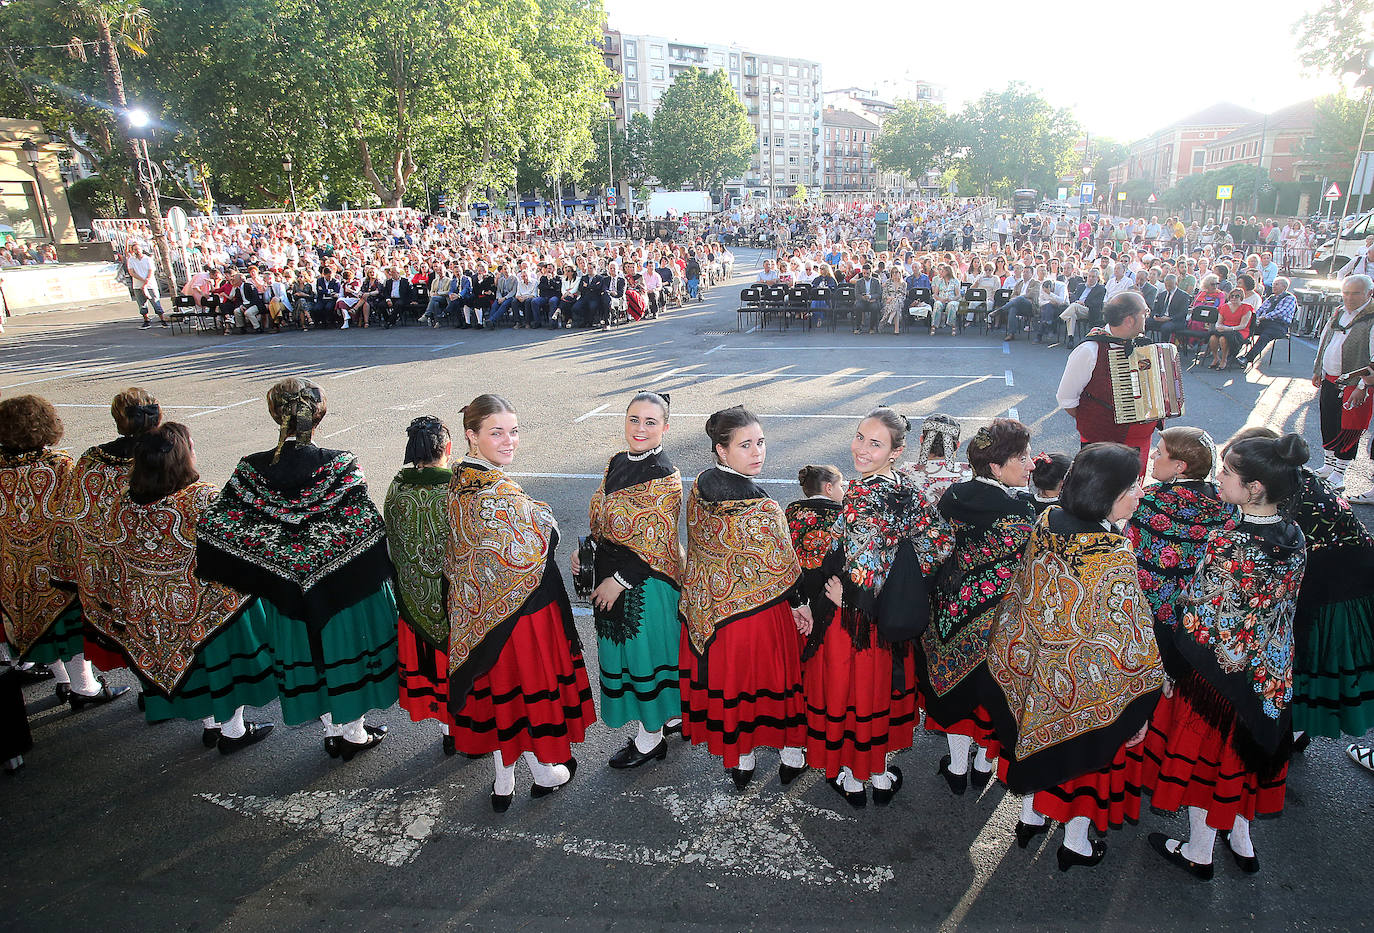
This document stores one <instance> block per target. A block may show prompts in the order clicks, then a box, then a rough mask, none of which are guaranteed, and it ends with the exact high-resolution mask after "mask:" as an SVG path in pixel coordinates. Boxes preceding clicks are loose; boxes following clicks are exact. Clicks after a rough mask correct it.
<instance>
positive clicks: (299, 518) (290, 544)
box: [198, 451, 386, 596]
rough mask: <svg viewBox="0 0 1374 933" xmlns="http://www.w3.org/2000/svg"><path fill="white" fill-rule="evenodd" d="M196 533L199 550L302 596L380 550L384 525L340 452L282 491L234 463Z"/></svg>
mask: <svg viewBox="0 0 1374 933" xmlns="http://www.w3.org/2000/svg"><path fill="white" fill-rule="evenodd" d="M198 533H199V536H200V540H201V545H202V548H205V549H209V550H212V551H216V552H219V554H220V555H223V556H226V557H228V558H229V559H230V560H231V561H237V562H242V563H243V564H247V565H249V566H251V567H252V568H255V569H256V570H257V571H260V572H262V573H265V574H266V575H268V576H269V577H271V578H273V579H274V580H276V581H278V582H279V584H285V585H286V586H287V587H289V588H290V589H291V590H292V591H293V592H299V593H300V594H302V595H303V596H308V595H309V593H310V591H311V590H312V589H313V588H314V587H315V586H316V585H318V584H319V583H320V582H321V581H322V580H324V579H325V578H326V577H328V576H330V575H331V574H333V573H335V572H337V571H339V570H342V569H343V568H344V567H346V566H347V565H348V564H349V563H350V562H352V561H353V560H354V559H356V558H358V557H359V556H361V555H362V554H364V553H365V552H366V551H368V550H369V549H370V548H373V547H380V545H382V544H383V542H384V540H385V537H386V525H385V523H384V522H383V521H382V516H381V513H380V512H378V511H377V507H376V506H375V505H373V504H372V500H371V499H370V498H368V495H367V480H366V478H365V477H364V476H363V471H362V468H361V467H359V466H358V461H357V460H356V459H354V457H353V455H352V454H350V453H348V452H346V451H339V452H337V453H336V454H335V455H334V456H333V457H331V458H330V459H329V460H328V461H326V462H325V463H324V464H323V465H322V466H321V467H320V468H319V469H318V470H316V471H315V473H314V474H313V475H312V476H310V477H309V479H308V481H307V482H306V483H305V485H303V486H301V487H300V488H299V489H291V490H289V491H283V490H278V489H274V488H273V487H272V486H271V485H269V484H268V482H267V480H266V479H265V478H264V477H263V475H262V474H261V473H259V472H258V471H257V469H255V468H254V466H253V465H252V464H251V463H250V462H249V461H248V460H247V459H244V460H240V461H239V464H238V466H237V467H236V468H235V469H234V474H233V476H231V477H230V478H229V482H228V484H227V485H226V486H225V487H224V491H223V492H222V493H221V494H220V497H219V499H218V500H217V501H216V502H215V504H214V505H213V506H212V507H211V508H210V509H209V510H208V511H207V512H206V513H205V515H204V516H202V518H201V524H200V528H199V532H198ZM202 560H204V558H202ZM224 582H233V581H232V580H229V581H224ZM249 591H250V592H251V590H249Z"/></svg>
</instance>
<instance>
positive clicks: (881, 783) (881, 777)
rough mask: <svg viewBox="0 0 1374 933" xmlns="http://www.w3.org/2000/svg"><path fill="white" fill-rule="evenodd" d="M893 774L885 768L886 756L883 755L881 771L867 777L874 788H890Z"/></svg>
mask: <svg viewBox="0 0 1374 933" xmlns="http://www.w3.org/2000/svg"><path fill="white" fill-rule="evenodd" d="M894 778H895V775H893V773H892V772H891V771H889V770H887V756H886V755H884V756H883V773H882V774H875V775H873V776H871V777H870V778H869V780H870V781H872V782H873V789H874V790H892V781H893V780H894Z"/></svg>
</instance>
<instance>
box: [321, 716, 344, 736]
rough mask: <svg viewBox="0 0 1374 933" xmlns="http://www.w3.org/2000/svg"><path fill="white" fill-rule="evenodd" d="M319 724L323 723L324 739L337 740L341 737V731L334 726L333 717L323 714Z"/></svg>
mask: <svg viewBox="0 0 1374 933" xmlns="http://www.w3.org/2000/svg"><path fill="white" fill-rule="evenodd" d="M320 722H322V723H324V737H325V738H326V739H337V738H338V737H339V736H341V735H343V730H342V729H340V728H339V727H338V726H336V725H334V717H333V716H331V715H330V714H329V713H325V714H324V715H323V716H321V717H320Z"/></svg>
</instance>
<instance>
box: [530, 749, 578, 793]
mask: <svg viewBox="0 0 1374 933" xmlns="http://www.w3.org/2000/svg"><path fill="white" fill-rule="evenodd" d="M525 764H527V765H529V766H530V774H532V775H534V783H536V784H542V785H544V786H545V787H557V786H559V785H560V784H566V783H568V780H569V779H570V778H571V777H572V775H570V774H569V773H568V769H567V767H565V766H564V765H561V764H558V765H546V764H544V762H542V761H540V760H539V759H538V758H535V757H534V752H525Z"/></svg>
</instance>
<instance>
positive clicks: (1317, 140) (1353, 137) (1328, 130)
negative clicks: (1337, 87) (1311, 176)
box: [1301, 94, 1365, 179]
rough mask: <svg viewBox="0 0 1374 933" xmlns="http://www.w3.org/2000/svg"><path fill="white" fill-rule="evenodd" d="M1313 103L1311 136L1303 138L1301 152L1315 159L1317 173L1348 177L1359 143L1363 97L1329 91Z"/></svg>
mask: <svg viewBox="0 0 1374 933" xmlns="http://www.w3.org/2000/svg"><path fill="white" fill-rule="evenodd" d="M1313 106H1314V110H1315V116H1314V118H1313V123H1312V136H1311V138H1309V139H1306V140H1304V141H1303V143H1302V146H1301V151H1302V154H1303V155H1304V156H1307V157H1308V158H1310V159H1312V160H1313V162H1314V163H1315V165H1314V167H1313V168H1314V171H1315V173H1316V174H1317V175H1327V176H1330V177H1332V178H1340V177H1342V176H1344V177H1345V178H1347V179H1348V178H1349V177H1350V169H1351V166H1353V165H1354V164H1355V151H1356V150H1357V149H1358V148H1359V145H1360V128H1361V126H1362V125H1363V123H1364V113H1365V104H1364V101H1362V100H1351V99H1350V98H1348V97H1346V96H1345V95H1344V94H1329V95H1327V96H1325V97H1319V98H1317V100H1316V102H1315V104H1314V105H1313Z"/></svg>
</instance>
